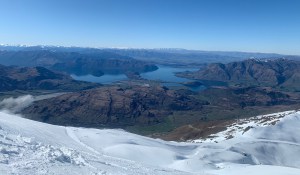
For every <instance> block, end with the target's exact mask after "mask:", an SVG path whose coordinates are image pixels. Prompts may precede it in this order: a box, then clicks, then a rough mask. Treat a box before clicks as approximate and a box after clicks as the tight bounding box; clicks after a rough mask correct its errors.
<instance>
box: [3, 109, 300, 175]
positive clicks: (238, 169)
mask: <svg viewBox="0 0 300 175" xmlns="http://www.w3.org/2000/svg"><path fill="white" fill-rule="evenodd" d="M262 121H263V122H262ZM299 133H300V112H297V111H287V112H282V113H276V114H270V115H264V116H257V117H253V118H250V119H245V120H241V121H238V122H237V123H234V124H232V125H230V126H228V127H227V130H225V131H222V132H220V133H218V134H215V135H214V137H213V138H211V139H202V140H201V139H198V140H191V141H190V143H178V142H166V141H162V140H159V139H151V138H147V137H143V136H139V135H135V134H131V133H128V132H125V131H123V130H116V129H115V130H114V129H102V130H100V129H91V128H75V127H63V126H55V125H50V124H45V123H40V122H36V121H31V120H28V119H24V118H22V117H21V116H19V115H16V114H11V113H9V112H7V111H6V112H5V111H2V112H0V174H1V175H6V174H8V175H27V174H28V175H35V174H37V175H46V174H47V175H48V174H50V175H51V174H53V175H63V174H72V175H73V174H74V175H76V174H78V175H79V174H87V175H108V174H117V175H118V174H132V175H143V174H144V175H148V174H153V175H156V174H158V175H160V174H170V175H181V174H197V175H198V174H200V175H201V174H215V175H216V174H220V175H223V174H224V175H227V174H228V175H235V174H255V175H260V174H261V175H265V174H272V175H279V174H284V175H286V174H291V175H296V174H297V175H299V174H300V159H299V156H300V135H299ZM228 136H231V137H228Z"/></svg>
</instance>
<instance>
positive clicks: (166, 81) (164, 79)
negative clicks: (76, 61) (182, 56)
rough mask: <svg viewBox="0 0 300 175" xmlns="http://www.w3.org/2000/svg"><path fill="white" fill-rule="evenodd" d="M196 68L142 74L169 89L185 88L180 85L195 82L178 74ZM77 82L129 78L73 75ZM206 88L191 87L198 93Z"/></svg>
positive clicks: (124, 76) (167, 68) (108, 75)
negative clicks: (177, 73) (174, 87)
mask: <svg viewBox="0 0 300 175" xmlns="http://www.w3.org/2000/svg"><path fill="white" fill-rule="evenodd" d="M196 70H198V69H196V68H175V67H169V66H158V69H157V70H155V71H153V72H147V73H142V74H141V77H142V78H144V79H148V80H156V81H161V84H162V85H164V86H167V87H171V86H183V85H182V84H180V83H183V82H190V81H193V80H190V79H187V78H181V77H176V76H175V73H176V72H184V71H196ZM71 76H72V78H74V79H75V80H81V81H88V82H94V83H102V84H111V83H114V82H118V81H123V80H128V78H127V76H126V75H124V74H117V75H110V74H105V75H103V76H101V77H96V76H93V75H84V76H76V75H71ZM204 88H205V87H204V86H199V87H191V88H190V89H191V90H194V91H198V90H202V89H204Z"/></svg>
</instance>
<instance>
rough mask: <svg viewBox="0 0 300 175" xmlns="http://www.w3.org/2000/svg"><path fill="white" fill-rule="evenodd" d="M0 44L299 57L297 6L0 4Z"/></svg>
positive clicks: (147, 1)
mask: <svg viewBox="0 0 300 175" xmlns="http://www.w3.org/2000/svg"><path fill="white" fill-rule="evenodd" d="M0 19H1V20H0V43H3V44H28V45H40V44H41V45H63V46H71V45H72V46H88V47H134V48H186V49H197V50H222V51H254V52H276V53H284V54H298V55H300V0H47V1H46V0H0Z"/></svg>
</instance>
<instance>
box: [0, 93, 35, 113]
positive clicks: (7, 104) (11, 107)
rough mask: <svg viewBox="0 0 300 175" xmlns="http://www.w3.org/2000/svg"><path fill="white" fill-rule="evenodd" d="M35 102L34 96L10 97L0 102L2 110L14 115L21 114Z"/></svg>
mask: <svg viewBox="0 0 300 175" xmlns="http://www.w3.org/2000/svg"><path fill="white" fill-rule="evenodd" d="M34 101H35V99H34V97H33V96H32V95H24V96H20V97H16V98H13V97H10V98H6V99H4V100H2V101H1V102H0V110H7V111H10V112H12V113H17V112H20V111H21V110H22V109H24V108H26V107H28V106H29V105H31V104H32V103H33V102H34Z"/></svg>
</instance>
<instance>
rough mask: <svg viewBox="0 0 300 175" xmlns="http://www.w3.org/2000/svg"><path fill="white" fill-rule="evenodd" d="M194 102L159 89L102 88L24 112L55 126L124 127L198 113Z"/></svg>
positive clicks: (30, 116) (177, 94) (69, 95)
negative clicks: (176, 113) (184, 112)
mask: <svg viewBox="0 0 300 175" xmlns="http://www.w3.org/2000/svg"><path fill="white" fill-rule="evenodd" d="M202 104H206V102H205V101H200V100H196V99H194V98H192V97H190V96H187V95H183V94H180V93H179V92H177V91H173V90H167V89H165V88H162V87H158V86H157V87H143V86H133V87H129V88H120V87H103V88H98V89H93V90H88V91H83V92H76V93H70V94H65V95H62V96H59V97H55V98H51V99H46V100H42V101H39V102H37V103H35V104H33V105H32V106H30V107H28V108H27V109H25V110H24V111H23V112H24V113H25V114H28V115H27V117H29V118H31V119H34V120H39V121H44V122H48V123H53V124H59V125H73V126H88V127H100V126H107V127H110V126H119V127H120V126H121V127H122V126H128V125H134V124H155V123H159V122H162V121H163V120H164V119H165V117H167V116H168V115H170V114H172V112H173V111H178V110H192V109H194V110H197V109H201V106H202Z"/></svg>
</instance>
